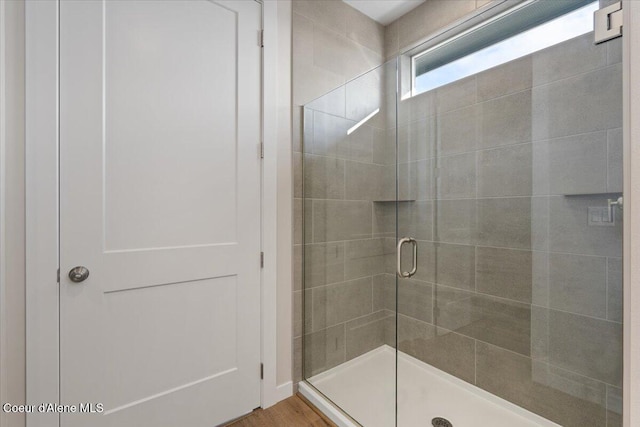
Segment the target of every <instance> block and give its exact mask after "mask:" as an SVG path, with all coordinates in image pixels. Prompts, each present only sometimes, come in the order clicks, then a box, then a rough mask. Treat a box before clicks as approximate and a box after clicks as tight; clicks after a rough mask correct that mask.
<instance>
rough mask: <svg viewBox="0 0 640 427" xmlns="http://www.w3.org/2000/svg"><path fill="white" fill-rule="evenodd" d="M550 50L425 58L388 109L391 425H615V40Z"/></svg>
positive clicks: (556, 43) (618, 88) (567, 24)
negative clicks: (393, 296) (391, 151)
mask: <svg viewBox="0 0 640 427" xmlns="http://www.w3.org/2000/svg"><path fill="white" fill-rule="evenodd" d="M539 3H540V2H534V3H533V4H534V5H535V4H539ZM542 3H544V2H542ZM548 3H553V2H548ZM555 3H561V2H555ZM564 3H565V4H568V3H570V2H564ZM573 3H574V6H573V7H572V10H565V11H561V13H557V14H556V15H557V16H555V17H554V19H555V20H556V21H553V22H557V21H558V20H560V19H563V17H564V18H565V19H566V16H569V15H566V14H572V15H570V18H571V19H572V20H570V21H564V24H562V25H560V26H557V25H556V29H557V28H565V29H566V28H573V29H577V28H578V27H579V26H580V25H583V24H584V23H585V21H584V20H585V19H586V20H588V23H589V25H592V22H593V17H592V13H593V10H594V9H595V8H596V7H597V3H596V4H589V2H573ZM585 8H586V9H585ZM534 12H535V11H528V12H527V13H534ZM518 16H519V18H518V19H519V20H515V18H514V15H513V14H511V13H507V14H504V15H502V16H501V17H500V18H498V19H495V20H492V23H491V25H494V26H496V27H494V29H493V35H494V36H495V35H496V34H507V33H508V34H509V35H510V37H512V36H513V37H517V36H518V34H519V33H521V32H522V31H516V30H517V29H518V28H519V27H522V26H524V27H526V29H531V30H534V29H535V27H536V26H537V25H539V24H540V22H542V21H541V20H539V21H538V22H537V23H536V25H524V24H523V22H524V23H526V22H528V21H526V19H525V18H523V16H525V17H526V16H527V15H522V14H521V15H518ZM585 17H586V18H585ZM509 19H511V20H512V22H508V20H509ZM581 19H582V21H580V20H581ZM505 20H507V21H505ZM500 25H502V26H501V27H500ZM495 28H499V29H500V30H497V29H495ZM508 28H511V30H510V31H511V32H509V31H507V30H506V29H508ZM514 29H515V30H514ZM480 34H481V33H478V32H476V31H475V30H472V31H471V32H469V33H468V34H467V37H471V38H475V40H479V39H480ZM482 34H483V37H485V36H486V37H489V36H490V35H491V34H492V33H491V31H485V32H484V33H482ZM545 34H546V35H547V36H548V37H546V39H547V40H546V43H547V44H546V45H543V46H540V45H535V43H533V44H532V45H531V46H529V45H527V43H529V41H526V40H525V39H520V41H518V42H517V43H516V46H517V47H518V49H521V50H522V51H521V52H520V54H519V55H520V56H517V57H515V58H514V57H508V55H504V54H505V51H504V50H502V51H501V50H500V48H499V46H498V44H499V43H500V42H501V41H502V40H500V39H498V38H496V39H495V40H494V41H493V42H492V43H491V44H489V45H486V46H485V48H487V49H488V53H487V51H484V56H481V57H475V58H474V59H473V60H467V61H465V56H467V55H472V54H474V53H475V52H477V51H481V49H478V50H472V49H471V48H470V47H469V46H472V45H473V43H471V42H469V44H468V45H467V50H464V49H462V48H461V49H462V50H460V51H459V52H460V54H459V56H458V57H457V58H456V57H455V51H454V50H453V48H452V45H451V44H444V45H443V46H442V49H448V50H449V51H448V52H444V51H442V52H439V51H438V49H439V47H435V48H434V47H433V46H431V47H432V49H431V50H430V51H429V53H428V54H429V55H432V56H431V57H428V56H426V57H421V56H419V55H416V56H415V58H414V61H415V62H414V63H413V65H414V66H413V67H411V68H412V72H417V73H419V75H417V76H412V81H413V84H412V85H411V87H409V88H403V89H404V91H403V90H401V93H400V94H399V100H398V126H397V127H398V155H397V157H398V159H397V160H398V163H397V186H398V194H397V196H398V201H397V221H398V225H397V227H398V239H401V238H404V237H407V238H412V239H415V241H416V242H417V243H416V247H417V254H416V255H415V259H416V264H415V266H416V267H417V269H416V271H415V274H409V273H411V270H412V269H413V267H414V253H413V249H414V246H413V243H412V242H411V241H408V242H407V243H405V244H404V245H402V246H401V247H400V249H399V252H400V260H399V263H400V265H399V266H398V268H397V270H398V272H397V275H396V283H397V364H398V366H397V392H396V393H397V425H398V426H401V427H411V426H417V425H434V426H448V425H453V426H454V427H459V426H463V427H465V426H476V425H478V426H488V425H491V426H509V427H518V426H554V425H561V426H567V427H584V426H593V427H602V426H621V425H622V421H621V412H622V399H621V395H622V392H621V386H622V273H621V266H622V210H621V208H622V206H621V201H622V199H620V200H619V198H620V197H621V196H622V130H621V127H622V67H621V61H622V59H621V58H622V55H621V39H615V40H611V41H608V42H606V43H602V44H597V45H596V44H594V33H593V31H592V27H591V29H587V30H586V31H583V32H582V33H580V34H577V35H576V34H570V35H569V36H567V35H566V34H564V35H561V34H556V33H552V32H551V30H549V29H547V30H545ZM464 37H465V36H462V37H461V38H459V39H458V40H457V41H456V42H457V43H460V46H463V43H462V42H461V41H460V39H463V40H462V41H464ZM562 37H564V38H562ZM525 38H526V35H525ZM539 38H540V37H537V38H536V37H533V38H532V37H529V39H528V40H532V39H533V40H534V41H536V42H537V41H539ZM484 40H488V38H485V39H484ZM525 45H527V46H529V48H530V50H529V51H526V49H524V48H523V46H525ZM512 50H513V45H512V48H511V50H510V51H509V52H511V51H512ZM511 53H512V52H511ZM439 55H440V56H439ZM447 55H450V56H449V57H450V58H452V59H451V61H449V62H447V61H444V60H442V58H446V57H447ZM451 55H453V56H451ZM438 58H439V59H438ZM436 60H437V61H436ZM430 61H432V62H430ZM433 61H435V62H433ZM438 61H440V62H438ZM455 61H457V62H456V63H455V64H454V66H450V67H449V68H448V69H445V72H441V73H440V74H438V70H439V67H440V68H445V67H447V64H449V63H451V62H455ZM483 61H484V62H483ZM492 61H493V62H492ZM434 64H436V65H434ZM478 64H480V65H481V66H480V67H478ZM483 64H484V65H483ZM473 67H477V68H473ZM401 72H402V73H404V71H402V70H401ZM456 73H457V74H456ZM405 80H408V79H405ZM399 241H400V240H399ZM404 276H410V277H404ZM447 423H450V424H447Z"/></svg>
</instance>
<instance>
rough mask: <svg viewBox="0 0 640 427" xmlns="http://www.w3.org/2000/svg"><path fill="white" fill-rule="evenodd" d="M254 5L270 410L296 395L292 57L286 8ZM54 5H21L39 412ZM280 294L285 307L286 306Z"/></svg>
mask: <svg viewBox="0 0 640 427" xmlns="http://www.w3.org/2000/svg"><path fill="white" fill-rule="evenodd" d="M255 1H257V2H258V3H260V4H261V5H262V16H263V31H264V39H263V40H264V48H263V50H262V108H261V109H262V118H261V119H262V143H263V144H264V159H263V162H262V172H261V176H262V184H261V185H262V188H261V194H262V200H261V221H262V224H261V241H262V242H261V245H262V251H263V252H264V253H265V257H264V267H263V269H262V272H261V273H262V274H261V296H260V300H261V314H260V320H261V331H260V336H261V343H260V348H261V362H262V363H263V365H264V371H263V373H264V375H263V379H262V381H261V406H262V407H263V408H266V407H269V406H271V405H274V404H275V403H277V402H279V401H280V400H282V399H284V398H287V397H289V396H291V395H292V393H293V383H292V365H291V364H292V356H291V353H292V339H293V327H292V316H284V317H283V316H282V314H281V313H282V311H285V312H287V311H288V312H291V301H290V300H291V295H292V290H291V287H292V280H293V278H292V270H291V265H292V264H291V258H292V249H291V248H292V245H291V241H292V231H291V229H290V228H291V227H289V229H288V228H287V227H282V223H281V221H282V218H283V217H284V219H285V220H286V219H287V217H288V218H289V224H291V220H290V218H291V215H292V214H291V211H292V206H291V200H292V193H293V183H292V176H291V170H292V163H291V160H290V159H291V148H290V147H291V118H290V113H289V112H290V109H291V100H290V89H289V90H285V89H284V88H290V86H291V84H290V80H291V79H290V63H287V58H288V61H289V62H290V57H291V48H290V34H291V19H290V17H291V1H290V0H286V1H274V0H267V1H261V0H255ZM59 2H60V0H56V1H46V2H43V1H29V0H27V1H26V9H25V36H26V48H25V49H26V73H25V80H26V91H25V97H26V112H25V113H26V120H25V121H26V123H25V129H26V136H25V140H26V146H25V150H26V165H25V166H26V176H25V179H26V236H25V240H26V261H27V269H26V270H27V271H26V312H27V316H26V344H27V348H26V389H27V396H26V401H27V402H38V403H42V402H59V385H60V384H59V382H60V378H59V342H60V336H59V315H60V314H59V286H58V274H59V273H58V268H59V243H58V238H59V234H58V233H59V225H58V220H59V209H58V194H59V179H58V177H59V158H58V151H59V140H58V114H59V110H58V71H59V63H58V49H59V39H58V34H59V33H58V22H59V13H58V9H59ZM287 16H288V18H287ZM256 40H257V38H256ZM283 71H285V72H283ZM256 142H257V143H258V142H259V141H256ZM287 146H288V149H287ZM287 156H288V158H289V161H287ZM279 221H280V227H278V225H279V224H278V223H279ZM283 242H285V243H286V244H283ZM276 255H277V256H276ZM281 257H284V259H288V260H289V263H288V265H287V263H286V262H285V263H284V265H283V263H282V261H279V259H280V258H281ZM256 262H258V260H256ZM283 266H284V268H283ZM283 295H287V296H288V298H284V299H283V298H282V296H283ZM287 302H288V306H287ZM0 326H1V325H0ZM3 335H4V334H3ZM287 343H288V348H287ZM283 346H284V347H283ZM3 349H4V346H3ZM27 425H28V426H29V427H36V426H37V427H45V426H46V427H49V426H51V427H54V426H55V427H58V426H59V419H58V418H57V417H52V416H50V415H40V414H30V415H28V416H27Z"/></svg>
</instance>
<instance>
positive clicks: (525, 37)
mask: <svg viewBox="0 0 640 427" xmlns="http://www.w3.org/2000/svg"><path fill="white" fill-rule="evenodd" d="M597 9H598V1H594V2H592V1H571V0H563V1H548V0H547V1H540V0H538V1H532V2H527V3H525V4H524V6H521V7H518V8H516V9H515V10H511V11H508V12H506V13H504V14H502V15H500V16H498V17H496V18H494V19H492V20H490V21H489V22H487V23H483V24H481V25H480V26H477V27H474V28H472V29H470V30H469V31H466V32H464V33H463V34H460V35H458V36H456V37H454V38H452V39H450V40H448V41H446V42H444V43H441V44H439V45H436V46H434V47H433V48H431V49H428V50H427V51H425V52H421V53H419V54H416V55H414V56H413V57H412V74H413V79H412V82H413V85H412V91H411V92H412V95H417V94H419V93H423V92H426V91H429V90H432V89H435V88H437V87H439V86H443V85H446V84H448V83H452V82H454V81H456V80H459V79H462V78H464V77H468V76H471V75H473V74H476V73H479V72H481V71H484V70H487V69H489V68H492V67H495V66H497V65H500V64H504V63H505V62H509V61H512V60H514V59H517V58H520V57H523V56H525V55H529V54H531V53H533V52H536V51H538V50H541V49H545V48H547V47H549V46H553V45H555V44H558V43H561V42H563V41H565V40H569V39H572V38H574V37H577V36H579V35H582V34H585V33H587V32H589V31H593V12H594V11H596V10H597ZM523 29H524V31H523Z"/></svg>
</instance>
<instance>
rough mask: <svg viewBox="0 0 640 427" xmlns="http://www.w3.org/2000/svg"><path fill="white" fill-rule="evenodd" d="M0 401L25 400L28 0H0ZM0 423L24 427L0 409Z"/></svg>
mask: <svg viewBox="0 0 640 427" xmlns="http://www.w3.org/2000/svg"><path fill="white" fill-rule="evenodd" d="M0 30H1V31H2V33H1V34H0V39H1V42H0V43H1V47H0V99H1V100H2V101H1V104H0V162H1V164H0V314H1V317H0V332H2V333H0V337H2V339H1V341H0V402H12V403H18V404H20V403H23V402H24V401H25V395H26V393H25V250H24V249H25V246H24V245H25V240H24V233H25V227H24V213H25V211H24V204H25V193H24V188H25V187H24V53H25V52H24V42H25V39H24V1H23V0H17V1H0ZM0 425H2V426H3V427H19V426H24V425H25V418H24V416H21V415H8V414H4V413H2V412H0Z"/></svg>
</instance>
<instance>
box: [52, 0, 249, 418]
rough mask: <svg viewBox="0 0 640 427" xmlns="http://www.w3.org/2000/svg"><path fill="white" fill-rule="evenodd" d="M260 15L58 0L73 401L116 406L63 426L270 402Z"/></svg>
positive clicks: (63, 283) (235, 9) (190, 0)
mask: <svg viewBox="0 0 640 427" xmlns="http://www.w3.org/2000/svg"><path fill="white" fill-rule="evenodd" d="M260 28H261V7H260V4H259V3H256V2H254V1H242V0H240V1H207V0H184V1H165V0H160V1H153V0H142V1H122V0H121V1H114V0H106V1H105V0H103V1H66V0H63V1H61V5H60V245H61V247H60V268H61V280H60V310H61V314H60V340H61V345H60V349H61V354H60V361H61V362H60V363H61V366H60V384H61V400H62V402H63V403H65V404H76V405H77V404H79V403H81V402H90V403H102V404H103V405H104V409H105V410H104V412H102V413H100V414H64V415H62V416H61V426H62V427H75V426H78V427H79V426H83V427H85V426H91V427H102V426H114V427H115V426H117V427H129V426H131V427H134V426H135V427H162V426H167V427H169V426H170V427H191V426H194V427H195V426H198V427H200V426H203V427H204V426H214V425H217V424H220V423H222V422H224V421H226V420H229V419H231V418H234V417H237V416H239V415H242V414H244V413H247V412H249V411H251V410H252V409H253V408H255V407H258V406H260V262H259V254H260V158H259V154H258V146H259V141H260V78H261V77H260V69H261V62H260V47H259V46H258V31H259V29H260ZM76 266H84V267H86V268H87V269H88V270H89V277H88V278H87V279H86V280H84V281H82V282H79V283H75V282H73V281H72V280H71V279H70V278H69V277H68V272H69V271H70V270H71V269H72V268H73V267H76Z"/></svg>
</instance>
